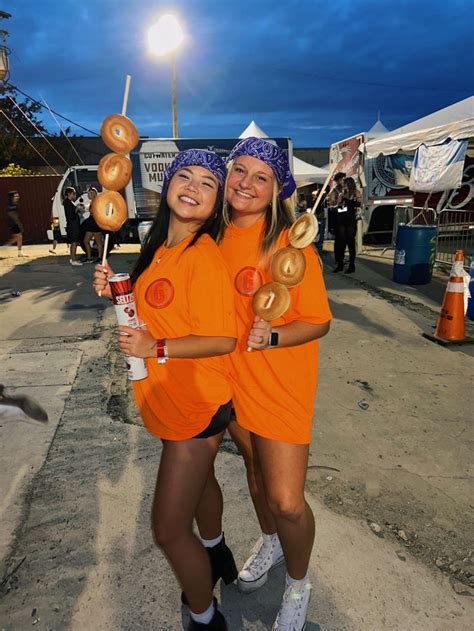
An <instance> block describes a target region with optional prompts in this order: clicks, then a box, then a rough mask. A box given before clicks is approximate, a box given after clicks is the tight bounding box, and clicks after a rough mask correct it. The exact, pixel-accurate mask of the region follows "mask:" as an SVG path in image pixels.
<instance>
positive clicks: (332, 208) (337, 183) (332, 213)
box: [327, 171, 346, 258]
mask: <svg viewBox="0 0 474 631" xmlns="http://www.w3.org/2000/svg"><path fill="white" fill-rule="evenodd" d="M345 177H346V174H345V173H343V172H342V171H339V173H336V175H335V176H334V178H333V181H334V186H333V188H332V189H331V191H330V193H329V195H328V198H327V207H328V230H329V232H330V233H331V234H333V235H334V258H335V255H336V241H337V234H336V232H337V231H336V226H337V214H338V213H337V203H338V200H339V195H340V194H341V193H342V182H343V180H344V178H345Z"/></svg>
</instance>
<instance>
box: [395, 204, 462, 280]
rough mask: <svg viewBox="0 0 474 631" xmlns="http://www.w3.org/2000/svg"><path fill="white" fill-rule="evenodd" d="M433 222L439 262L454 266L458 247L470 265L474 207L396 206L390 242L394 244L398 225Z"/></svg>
mask: <svg viewBox="0 0 474 631" xmlns="http://www.w3.org/2000/svg"><path fill="white" fill-rule="evenodd" d="M401 223H403V224H410V225H421V226H423V225H431V226H436V228H437V233H436V257H435V262H436V263H437V264H439V265H446V266H449V267H450V266H451V265H452V263H453V261H454V256H455V254H456V250H462V251H463V254H464V267H465V268H466V269H469V267H470V265H471V261H472V257H473V253H474V210H453V209H451V208H446V209H445V210H442V211H440V212H437V211H436V210H435V209H434V208H424V207H422V206H395V210H394V213H393V228H392V234H391V238H390V241H391V246H385V247H384V248H383V251H384V252H385V251H386V250H388V249H391V248H394V247H395V243H396V240H397V232H398V227H399V225H400V224H401Z"/></svg>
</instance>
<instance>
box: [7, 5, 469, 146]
mask: <svg viewBox="0 0 474 631" xmlns="http://www.w3.org/2000/svg"><path fill="white" fill-rule="evenodd" d="M3 5H4V6H3V7H2V8H3V9H4V10H5V11H8V12H9V13H11V14H12V16H13V17H12V19H11V20H9V23H8V27H7V28H8V30H9V31H10V38H9V42H8V44H9V46H10V48H11V49H12V56H11V75H12V76H11V81H12V83H14V84H17V85H18V86H19V87H21V89H23V90H24V91H25V92H27V93H29V94H31V95H32V96H34V97H35V98H38V96H39V94H40V93H41V94H44V96H45V97H46V98H47V100H48V102H49V103H50V105H51V106H52V107H53V108H54V109H56V110H58V111H60V112H61V113H64V114H65V115H66V116H68V117H70V118H72V119H73V120H76V121H77V122H79V123H81V124H83V125H85V126H86V127H88V128H91V129H98V128H99V125H100V121H101V120H102V118H103V117H104V116H105V115H107V114H108V113H111V112H113V111H118V110H120V107H121V100H122V91H123V85H124V78H125V75H126V74H127V73H130V74H131V75H132V89H131V94H130V100H129V110H128V113H129V115H130V116H131V117H132V118H133V119H134V120H135V121H136V123H137V124H138V125H139V129H140V130H141V133H144V134H145V133H146V134H147V135H160V136H163V135H165V134H169V133H170V123H169V121H170V81H171V75H170V64H169V60H167V59H153V58H151V57H150V55H149V54H148V52H147V50H146V41H145V32H146V29H147V27H148V26H149V25H151V24H152V23H153V21H154V20H156V19H157V17H158V15H159V14H160V13H161V12H162V11H163V10H166V9H169V8H170V7H172V8H173V10H174V11H176V12H177V13H178V14H179V15H180V16H181V19H182V21H183V23H184V24H185V32H186V39H185V43H184V45H183V48H182V50H180V51H179V53H178V58H177V69H178V111H179V119H180V127H181V129H182V130H183V132H184V131H185V132H186V134H187V135H189V136H192V135H196V136H203V135H205V136H210V137H212V135H213V134H217V135H218V136H219V137H222V136H233V135H235V134H237V135H238V133H240V131H242V129H243V128H244V127H245V126H246V125H247V124H248V122H249V121H250V120H251V119H252V118H255V119H256V120H257V122H258V123H259V124H260V125H261V126H262V127H263V128H264V129H266V130H270V131H268V132H267V133H271V134H272V135H279V136H283V135H290V136H293V139H294V141H295V144H296V145H297V146H298V145H300V146H303V145H304V146H318V145H319V146H324V145H325V144H326V145H327V144H329V143H330V142H333V141H337V140H339V139H340V138H341V135H342V136H344V137H347V136H348V135H350V134H352V133H358V132H360V131H363V130H365V129H369V128H370V127H371V126H372V124H373V123H374V122H375V120H376V118H377V112H378V111H380V112H381V116H382V120H383V122H384V123H385V125H386V126H387V127H389V128H394V127H398V126H400V125H402V124H403V123H406V122H409V121H411V120H414V119H416V118H418V117H421V116H424V115H426V114H428V113H430V112H432V111H435V110H437V109H440V108H442V107H445V106H447V105H449V104H451V103H453V102H455V101H457V100H460V99H462V98H465V97H467V96H469V95H470V93H471V91H472V85H473V79H474V74H473V73H474V70H473V64H472V49H471V46H472V44H471V41H472V37H471V35H472V33H471V28H472V23H473V22H474V3H472V2H466V1H465V0H451V2H450V3H446V2H445V1H444V0H429V1H428V0H417V2H416V3H413V1H412V0H398V2H397V3H394V4H389V3H385V2H380V1H376V0H334V1H333V2H331V3H323V2H321V1H316V0H285V1H284V2H275V1H274V0H259V1H258V2H256V1H255V0H240V1H239V2H238V3H234V2H222V0H175V1H174V2H173V3H165V2H160V1H159V0H158V1H157V0H141V1H140V2H135V3H130V2H129V0H94V2H91V1H90V2H78V1H77V0H42V2H41V7H39V4H38V2H37V0H22V2H21V3H18V2H14V0H3ZM48 124H49V123H48ZM52 125H54V123H52Z"/></svg>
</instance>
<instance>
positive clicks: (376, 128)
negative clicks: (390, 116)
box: [365, 117, 388, 138]
mask: <svg viewBox="0 0 474 631" xmlns="http://www.w3.org/2000/svg"><path fill="white" fill-rule="evenodd" d="M384 134H388V129H387V128H386V127H385V125H384V124H383V123H382V121H381V120H380V117H379V118H378V119H377V121H376V122H375V123H374V124H373V125H372V127H371V128H370V129H369V131H368V132H366V134H365V135H366V137H367V138H378V137H379V136H383V135H384Z"/></svg>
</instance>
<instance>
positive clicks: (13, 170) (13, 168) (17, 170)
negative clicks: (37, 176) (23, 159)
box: [0, 162, 33, 177]
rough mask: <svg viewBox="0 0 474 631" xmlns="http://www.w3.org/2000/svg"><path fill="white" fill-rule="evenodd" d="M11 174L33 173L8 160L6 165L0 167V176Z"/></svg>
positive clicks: (9, 175)
mask: <svg viewBox="0 0 474 631" xmlns="http://www.w3.org/2000/svg"><path fill="white" fill-rule="evenodd" d="M13 175H33V171H30V170H29V169H25V168H24V167H21V166H19V165H18V164H14V163H13V162H10V164H7V166H6V167H4V168H3V169H0V177H11V176H13Z"/></svg>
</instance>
